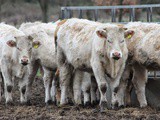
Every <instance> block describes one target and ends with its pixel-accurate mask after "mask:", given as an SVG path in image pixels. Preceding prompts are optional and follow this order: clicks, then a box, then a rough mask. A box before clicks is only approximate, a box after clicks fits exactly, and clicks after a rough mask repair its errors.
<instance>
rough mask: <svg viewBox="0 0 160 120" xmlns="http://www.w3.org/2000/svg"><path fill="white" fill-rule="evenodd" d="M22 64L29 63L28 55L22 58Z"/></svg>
mask: <svg viewBox="0 0 160 120" xmlns="http://www.w3.org/2000/svg"><path fill="white" fill-rule="evenodd" d="M21 64H22V65H27V64H28V58H27V57H23V58H22V59H21Z"/></svg>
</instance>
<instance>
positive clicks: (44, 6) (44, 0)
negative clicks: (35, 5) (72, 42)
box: [38, 0, 49, 22]
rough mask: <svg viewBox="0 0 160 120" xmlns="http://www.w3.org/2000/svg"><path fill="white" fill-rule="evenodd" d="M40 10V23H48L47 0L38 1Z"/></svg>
mask: <svg viewBox="0 0 160 120" xmlns="http://www.w3.org/2000/svg"><path fill="white" fill-rule="evenodd" d="M38 1H39V4H40V7H41V10H42V21H43V22H48V14H47V13H48V2H49V0H38Z"/></svg>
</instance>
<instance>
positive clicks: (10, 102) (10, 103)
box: [6, 101, 14, 106]
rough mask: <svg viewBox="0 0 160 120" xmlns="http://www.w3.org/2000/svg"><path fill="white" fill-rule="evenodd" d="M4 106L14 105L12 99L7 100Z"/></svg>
mask: <svg viewBox="0 0 160 120" xmlns="http://www.w3.org/2000/svg"><path fill="white" fill-rule="evenodd" d="M6 106H14V103H13V101H8V102H6Z"/></svg>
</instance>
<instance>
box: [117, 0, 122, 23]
mask: <svg viewBox="0 0 160 120" xmlns="http://www.w3.org/2000/svg"><path fill="white" fill-rule="evenodd" d="M122 4H123V0H119V5H122ZM122 16H123V9H120V10H119V16H118V22H122Z"/></svg>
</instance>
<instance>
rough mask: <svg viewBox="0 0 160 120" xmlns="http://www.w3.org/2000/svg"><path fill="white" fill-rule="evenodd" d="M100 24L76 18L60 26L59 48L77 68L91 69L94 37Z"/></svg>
mask: <svg viewBox="0 0 160 120" xmlns="http://www.w3.org/2000/svg"><path fill="white" fill-rule="evenodd" d="M98 24H100V23H96V22H91V21H88V20H81V19H76V18H74V19H68V20H67V21H66V22H65V23H64V24H62V25H61V26H60V28H59V30H58V33H57V37H58V39H57V43H58V46H59V47H60V48H62V49H63V52H64V54H65V56H66V58H67V61H68V62H69V63H72V65H73V66H74V67H75V68H76V67H78V66H81V67H90V58H91V50H92V42H93V36H94V31H95V29H96V27H97V25H98Z"/></svg>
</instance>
